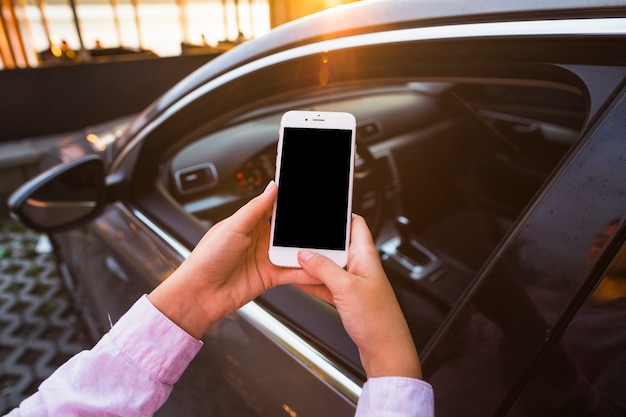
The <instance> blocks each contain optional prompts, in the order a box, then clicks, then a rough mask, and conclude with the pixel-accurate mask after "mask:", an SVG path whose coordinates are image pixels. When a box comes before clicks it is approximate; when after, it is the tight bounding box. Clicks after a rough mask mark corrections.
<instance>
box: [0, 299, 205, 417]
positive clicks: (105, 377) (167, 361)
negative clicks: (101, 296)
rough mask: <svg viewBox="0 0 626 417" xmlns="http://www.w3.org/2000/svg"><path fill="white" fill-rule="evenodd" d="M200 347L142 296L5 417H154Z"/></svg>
mask: <svg viewBox="0 0 626 417" xmlns="http://www.w3.org/2000/svg"><path fill="white" fill-rule="evenodd" d="M201 346H202V342H200V341H199V340H197V339H195V338H193V337H192V336H190V335H189V334H187V333H185V332H184V331H183V330H182V329H180V328H179V327H178V326H176V325H175V324H174V323H173V322H171V321H170V320H169V319H168V318H167V317H166V316H164V315H163V314H161V313H160V312H159V311H158V310H157V309H156V308H155V307H154V306H153V305H152V304H151V303H150V301H148V298H147V297H146V296H143V297H142V298H140V299H139V300H138V301H137V302H136V303H135V305H134V306H133V307H132V308H131V309H130V310H129V311H128V312H127V313H126V314H125V315H124V316H123V317H122V318H121V319H120V320H119V321H118V322H117V323H116V324H115V326H113V328H112V329H111V331H109V333H108V334H106V335H105V336H104V337H103V338H102V339H101V340H100V342H98V344H97V345H96V346H95V347H94V348H93V349H91V350H89V351H83V352H81V353H79V354H77V355H76V356H74V357H73V358H71V359H70V360H69V361H68V362H66V363H65V364H64V365H62V366H61V367H60V368H59V369H57V371H56V372H55V373H54V374H52V375H51V376H50V377H49V378H48V379H47V380H45V381H44V382H43V383H42V384H41V385H40V387H39V391H38V392H37V393H35V394H34V395H33V396H31V397H29V398H27V399H25V400H24V401H23V402H22V404H20V407H19V408H18V409H15V410H13V411H12V412H11V413H10V414H9V415H8V416H11V417H17V416H68V417H69V416H85V415H98V416H121V415H123V416H128V417H131V416H140V415H141V416H146V415H152V414H154V412H155V411H156V410H158V409H159V407H161V405H162V404H163V403H164V402H165V400H166V399H167V397H168V396H169V394H170V392H171V390H172V385H173V384H174V383H175V382H176V381H178V378H180V376H181V375H182V373H183V371H184V370H185V369H186V367H187V365H188V364H189V362H191V360H192V359H193V358H194V356H195V355H196V354H197V353H198V351H199V350H200V347H201Z"/></svg>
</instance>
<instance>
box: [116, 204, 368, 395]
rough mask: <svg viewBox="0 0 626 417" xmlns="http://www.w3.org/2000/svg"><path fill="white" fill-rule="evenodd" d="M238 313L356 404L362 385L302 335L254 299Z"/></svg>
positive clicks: (174, 244) (180, 250)
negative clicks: (349, 376)
mask: <svg viewBox="0 0 626 417" xmlns="http://www.w3.org/2000/svg"><path fill="white" fill-rule="evenodd" d="M124 208H125V209H127V210H128V211H130V213H132V215H133V216H134V217H135V218H136V219H137V220H138V221H140V222H141V223H143V224H144V226H145V227H147V228H148V229H149V230H150V231H152V232H153V233H155V234H156V235H157V236H158V237H159V238H161V239H162V240H163V241H164V242H165V243H166V244H167V245H169V246H170V247H171V248H172V249H173V250H174V251H175V252H176V253H177V254H178V255H180V257H181V258H182V259H186V258H187V257H188V256H189V254H190V253H191V251H190V250H189V249H187V248H186V247H185V246H184V245H183V244H182V243H180V242H179V241H178V240H176V239H175V238H174V237H172V236H171V235H170V234H169V233H167V232H166V231H164V230H163V229H161V228H160V227H159V226H157V225H156V224H155V223H154V222H153V221H152V220H150V219H149V218H148V217H147V216H146V215H144V214H143V213H142V212H141V211H139V210H138V209H136V208H131V209H128V208H126V207H124ZM235 314H238V315H239V316H241V317H243V318H244V319H245V320H246V321H248V322H249V323H251V324H252V325H253V326H254V327H256V328H257V329H258V330H259V331H261V332H262V333H263V334H265V335H266V336H267V337H269V338H271V339H273V340H274V341H275V342H276V343H278V345H279V346H281V347H282V348H283V349H285V350H286V351H287V352H289V353H290V354H291V355H292V356H293V357H294V358H296V360H298V361H299V362H300V363H302V364H303V365H304V366H305V367H306V368H308V369H309V371H310V372H312V373H313V374H315V375H317V376H318V377H319V378H320V379H321V380H322V381H324V382H325V383H327V384H328V385H329V386H331V387H332V388H333V389H335V390H336V391H338V392H339V393H341V394H343V395H344V397H346V398H347V399H349V400H350V401H352V402H354V403H355V404H356V402H357V401H358V399H359V397H360V396H361V391H362V388H361V386H360V385H359V384H357V383H356V382H354V381H353V380H351V379H350V378H348V377H347V376H346V375H345V374H344V373H343V372H342V371H341V370H340V369H338V368H337V367H336V366H335V365H333V363H332V361H331V360H330V359H329V358H328V357H327V356H326V355H324V354H322V353H321V352H320V351H319V350H318V349H316V348H314V347H313V346H312V345H311V344H310V343H308V342H307V341H306V340H304V339H303V338H302V337H300V336H298V335H297V334H296V333H295V332H294V331H292V330H291V329H289V328H288V327H287V326H285V325H284V324H283V323H281V322H280V321H279V320H278V319H276V318H275V317H274V316H272V315H271V314H270V313H269V312H268V311H267V310H265V309H264V308H263V307H261V306H260V305H259V304H258V303H256V302H254V301H251V302H249V303H248V304H246V305H244V306H243V307H241V308H240V309H239V310H237V311H236V313H235Z"/></svg>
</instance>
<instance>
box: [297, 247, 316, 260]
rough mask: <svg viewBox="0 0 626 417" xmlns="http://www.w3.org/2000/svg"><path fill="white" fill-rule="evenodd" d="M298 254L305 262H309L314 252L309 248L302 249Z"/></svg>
mask: <svg viewBox="0 0 626 417" xmlns="http://www.w3.org/2000/svg"><path fill="white" fill-rule="evenodd" d="M298 256H299V257H300V259H301V260H302V261H303V262H308V261H309V259H311V257H312V256H313V252H312V251H310V250H308V249H302V250H301V251H300V252H298Z"/></svg>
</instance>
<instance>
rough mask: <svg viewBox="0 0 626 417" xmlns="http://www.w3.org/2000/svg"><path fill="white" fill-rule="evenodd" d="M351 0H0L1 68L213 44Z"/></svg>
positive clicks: (218, 47)
mask: <svg viewBox="0 0 626 417" xmlns="http://www.w3.org/2000/svg"><path fill="white" fill-rule="evenodd" d="M350 1H354V0H307V1H297V0H0V2H1V3H2V8H1V9H0V68H16V67H17V68H21V67H33V66H40V65H45V64H47V63H50V62H54V63H65V62H81V61H82V62H85V61H91V60H93V59H94V57H96V58H97V57H110V56H112V55H114V54H118V55H119V54H130V53H135V54H137V53H138V54H149V55H158V56H171V55H178V54H181V53H195V52H206V51H214V52H220V51H223V50H226V49H228V48H230V47H232V46H233V45H235V44H237V43H238V42H241V41H243V40H245V39H249V38H253V37H257V36H260V35H263V34H265V33H267V32H268V31H269V30H270V29H271V28H272V27H275V26H278V25H280V24H283V23H286V22H288V21H291V20H294V19H296V18H299V17H302V16H305V15H308V14H310V13H314V12H317V11H320V10H323V9H326V8H328V7H333V6H337V5H339V4H342V3H348V2H350Z"/></svg>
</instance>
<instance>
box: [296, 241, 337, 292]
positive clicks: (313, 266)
mask: <svg viewBox="0 0 626 417" xmlns="http://www.w3.org/2000/svg"><path fill="white" fill-rule="evenodd" d="M298 263H299V264H300V266H301V267H302V269H303V270H304V272H306V273H307V274H308V275H310V276H311V277H313V278H315V279H317V280H319V281H320V282H322V283H323V284H324V285H326V286H327V287H330V286H332V285H333V283H334V282H333V281H334V279H333V277H337V275H339V274H342V273H345V271H344V270H343V269H342V268H340V267H339V266H338V265H337V264H336V263H334V262H333V261H331V260H330V259H328V258H327V257H325V256H323V255H320V254H319V253H315V252H313V251H311V250H308V249H303V250H301V251H300V252H298ZM329 284H330V285H329Z"/></svg>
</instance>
